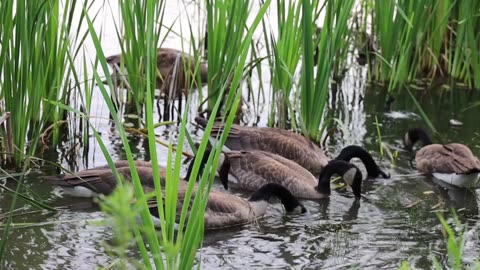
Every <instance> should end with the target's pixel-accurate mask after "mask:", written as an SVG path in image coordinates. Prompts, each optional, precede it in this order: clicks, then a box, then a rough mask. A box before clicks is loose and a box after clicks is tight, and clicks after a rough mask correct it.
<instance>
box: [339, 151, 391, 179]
mask: <svg viewBox="0 0 480 270" xmlns="http://www.w3.org/2000/svg"><path fill="white" fill-rule="evenodd" d="M352 158H359V159H360V160H361V161H362V163H363V165H365V168H366V169H367V174H368V176H369V177H372V178H377V177H379V176H382V177H383V178H390V175H389V174H387V173H385V172H384V171H382V170H381V169H380V167H378V165H377V163H376V162H375V160H373V157H372V155H370V153H368V151H367V150H365V149H364V148H363V147H361V146H358V145H349V146H347V147H345V148H343V149H342V151H341V152H340V154H339V155H338V156H337V157H336V158H335V159H336V160H343V161H347V162H349V161H350V160H351V159H352Z"/></svg>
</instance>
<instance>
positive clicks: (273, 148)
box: [195, 117, 390, 178]
mask: <svg viewBox="0 0 480 270" xmlns="http://www.w3.org/2000/svg"><path fill="white" fill-rule="evenodd" d="M195 121H196V122H197V123H198V124H199V125H200V126H201V127H203V128H205V127H206V124H207V120H206V119H205V118H202V117H196V118H195ZM222 130H223V125H222V124H220V123H215V124H214V126H213V128H212V132H211V137H217V136H218V134H219V133H221V132H222ZM225 146H226V147H227V148H229V149H231V150H261V151H267V152H271V153H274V154H277V155H280V156H282V157H284V158H287V159H290V160H292V161H294V162H296V163H298V164H300V165H301V166H302V167H304V168H305V169H307V170H308V171H310V172H311V173H312V174H313V175H314V176H319V175H320V173H321V172H322V169H323V167H325V165H327V163H328V160H329V159H328V157H327V156H326V155H325V152H324V151H323V150H322V149H321V148H320V147H319V146H317V145H316V144H315V143H313V142H312V141H311V140H309V139H307V138H306V137H304V136H302V135H300V134H297V133H294V132H292V131H288V130H284V129H279V128H269V127H261V128H259V127H246V126H240V125H236V124H234V125H232V127H231V129H230V132H229V134H228V138H227V140H226V141H225ZM354 157H357V158H360V159H361V160H362V162H363V164H364V165H365V167H366V168H367V175H368V176H369V177H372V178H376V177H379V176H382V177H384V178H389V177H390V175H388V174H386V173H384V172H383V171H382V170H381V169H380V168H379V167H378V165H377V163H376V162H375V161H374V160H373V158H372V156H371V155H370V154H369V153H368V152H367V151H366V150H365V149H363V148H362V147H360V146H350V147H346V148H344V149H343V150H342V152H341V153H340V155H339V156H338V157H337V159H342V160H345V161H350V159H352V158H354Z"/></svg>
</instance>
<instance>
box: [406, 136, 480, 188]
mask: <svg viewBox="0 0 480 270" xmlns="http://www.w3.org/2000/svg"><path fill="white" fill-rule="evenodd" d="M417 141H421V142H422V143H423V147H422V148H421V149H420V150H418V152H417V154H416V155H415V163H416V166H417V169H418V170H419V171H420V172H422V173H424V174H431V175H433V176H434V177H435V178H437V179H439V180H442V181H444V182H446V183H449V184H451V185H455V186H464V187H470V186H475V185H476V182H477V178H478V173H479V172H480V161H479V160H478V158H477V157H475V156H474V155H473V153H472V151H471V150H470V149H469V148H468V147H467V146H465V145H463V144H459V143H449V144H444V145H442V144H432V141H431V139H430V137H429V136H428V135H427V133H426V132H425V131H424V130H423V129H421V128H411V129H409V130H408V131H407V133H406V134H405V138H404V144H405V147H406V148H407V150H409V151H411V150H412V148H413V145H415V143H416V142H417Z"/></svg>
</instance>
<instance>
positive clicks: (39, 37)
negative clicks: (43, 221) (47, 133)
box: [0, 0, 88, 165]
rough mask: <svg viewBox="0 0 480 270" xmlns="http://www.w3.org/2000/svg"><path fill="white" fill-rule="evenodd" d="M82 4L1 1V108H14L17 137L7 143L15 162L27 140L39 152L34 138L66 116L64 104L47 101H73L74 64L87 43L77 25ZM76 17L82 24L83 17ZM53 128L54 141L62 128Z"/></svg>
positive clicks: (10, 110)
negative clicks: (71, 96) (71, 86)
mask: <svg viewBox="0 0 480 270" xmlns="http://www.w3.org/2000/svg"><path fill="white" fill-rule="evenodd" d="M79 5H80V4H79V3H77V1H75V0H67V1H63V2H61V1H24V0H22V1H2V2H1V3H0V40H1V46H0V78H2V79H1V80H0V96H1V98H2V99H3V102H2V106H1V107H0V113H1V114H3V113H5V112H8V113H10V118H11V130H10V131H9V132H11V134H12V135H13V136H12V139H13V142H8V143H10V144H13V145H14V147H15V152H14V153H9V154H10V155H13V160H12V162H13V163H14V164H16V165H18V164H20V163H21V162H22V160H23V157H24V155H23V154H24V153H25V150H26V147H27V145H29V151H30V153H32V154H33V153H35V151H36V147H37V142H36V141H35V139H34V138H36V137H38V134H39V133H40V132H41V131H42V130H43V129H45V128H46V127H48V126H50V125H51V124H55V123H57V122H58V121H60V120H63V119H64V118H65V112H64V111H63V110H62V109H60V108H58V107H56V106H52V105H51V104H50V103H49V102H45V101H44V100H56V101H60V102H62V103H64V104H68V103H69V100H68V94H69V87H70V82H71V80H72V78H71V76H70V75H71V73H72V69H73V66H72V63H73V61H74V59H75V57H76V55H77V52H78V48H79V47H81V45H82V44H83V38H82V37H83V35H82V34H81V32H80V30H79V28H75V27H74V25H73V24H72V21H73V20H74V18H75V16H76V12H75V10H78V6H79ZM83 5H85V7H87V5H88V2H85V3H84V4H83ZM75 20H76V22H78V24H79V25H81V24H82V20H83V18H82V17H80V18H79V19H75ZM73 84H78V81H76V82H73ZM53 132H54V133H53V134H54V136H53V138H54V142H55V141H56V140H57V138H58V128H57V127H55V128H54V130H53Z"/></svg>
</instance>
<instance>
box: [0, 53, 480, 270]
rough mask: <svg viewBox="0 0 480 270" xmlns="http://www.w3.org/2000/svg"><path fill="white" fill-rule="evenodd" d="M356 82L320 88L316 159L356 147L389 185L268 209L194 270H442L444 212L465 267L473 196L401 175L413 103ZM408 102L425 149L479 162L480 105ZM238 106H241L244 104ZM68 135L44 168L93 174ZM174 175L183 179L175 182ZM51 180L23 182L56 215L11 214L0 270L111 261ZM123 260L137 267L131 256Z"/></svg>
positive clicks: (81, 204)
mask: <svg viewBox="0 0 480 270" xmlns="http://www.w3.org/2000/svg"><path fill="white" fill-rule="evenodd" d="M110 46H112V45H110ZM115 53H116V52H115ZM365 81H366V78H365V70H364V68H363V67H361V66H356V65H353V67H352V68H351V70H350V71H349V72H348V74H347V76H346V78H345V79H344V80H343V81H342V84H341V85H335V86H334V87H332V89H331V92H330V93H331V95H330V100H329V106H328V111H327V113H326V115H328V116H329V117H335V118H338V119H339V120H340V121H341V122H342V123H343V125H344V129H342V131H340V129H339V130H338V131H337V132H335V133H334V135H333V136H332V137H330V138H329V139H328V140H327V145H326V149H327V151H328V153H329V155H330V156H335V155H336V154H337V153H339V151H340V149H341V148H343V147H344V146H346V145H349V144H359V145H362V146H364V147H366V148H367V149H369V150H370V152H371V153H372V154H373V156H374V157H375V159H376V160H377V161H378V162H379V163H380V164H381V167H382V168H383V169H385V170H386V171H388V172H389V173H391V174H392V178H391V179H374V180H367V181H364V183H363V192H364V194H365V198H363V199H362V200H361V201H360V202H357V203H354V200H353V196H352V195H351V193H349V192H344V191H333V192H332V195H331V197H330V198H329V199H326V200H323V201H321V202H313V201H304V204H305V206H306V207H307V208H308V210H309V213H308V214H306V215H301V216H297V215H286V214H284V213H283V210H282V208H281V206H280V205H279V204H274V205H272V206H271V207H270V208H269V210H268V212H267V214H266V216H265V217H264V218H262V219H260V220H259V221H258V223H257V224H250V225H246V226H242V227H238V228H231V229H228V230H221V231H214V232H207V233H206V235H205V240H204V244H203V247H202V248H201V249H200V250H199V252H198V255H197V258H198V262H199V263H201V266H202V267H201V268H202V269H237V268H243V269H266V268H268V269H286V268H295V269H299V268H302V269H320V268H321V269H352V268H358V269H379V268H382V269H393V268H395V267H398V266H400V264H401V262H402V261H408V262H409V263H410V264H411V265H412V267H413V268H416V269H431V268H432V263H431V257H432V256H436V257H437V258H438V259H439V260H441V261H444V260H445V255H444V254H446V246H445V240H444V236H443V235H442V232H441V226H440V222H439V220H438V218H437V216H436V213H435V212H437V211H440V212H442V213H444V215H445V217H446V218H447V220H448V221H449V223H452V214H451V212H450V209H452V208H453V209H455V210H456V211H457V212H458V215H459V217H460V220H461V221H462V222H463V223H465V224H467V226H468V227H467V232H466V235H465V236H466V244H465V245H466V246H465V254H464V256H463V259H464V261H465V263H472V262H473V261H474V260H475V259H477V258H479V257H480V236H479V234H478V233H477V232H478V231H479V230H480V218H479V211H478V207H479V206H478V204H479V203H478V200H479V199H478V198H479V191H477V190H466V189H459V188H454V187H451V186H445V185H441V183H437V182H436V181H435V180H433V179H431V178H429V177H425V176H421V175H418V174H417V172H416V170H415V169H414V168H412V167H411V165H410V162H409V159H410V154H409V153H407V152H404V151H403V150H402V138H403V135H404V133H405V131H406V130H407V129H408V128H409V127H414V126H423V127H426V125H425V123H424V121H423V120H422V119H421V117H420V114H419V112H418V111H417V109H416V107H415V104H414V103H413V102H412V99H411V98H410V97H409V95H408V94H407V92H405V91H403V92H402V93H400V94H397V95H394V98H395V100H394V102H393V103H391V105H390V106H386V103H385V100H386V91H385V89H383V88H381V87H376V86H370V85H366V83H365ZM412 91H413V94H414V95H415V96H416V98H417V99H418V101H419V102H420V104H421V105H422V107H423V109H424V111H425V113H426V114H427V115H428V116H429V117H430V119H431V121H432V123H433V124H434V126H435V127H436V129H437V130H438V132H439V134H440V135H438V136H435V137H434V139H435V141H439V142H444V143H446V142H450V141H452V142H453V141H455V142H459V143H464V144H466V145H468V146H470V147H471V149H472V151H473V152H474V154H475V155H477V156H480V122H479V120H478V118H477V117H478V115H480V107H476V108H473V109H469V110H464V109H465V108H466V107H467V106H469V105H470V104H471V102H472V101H478V100H480V94H478V93H476V92H474V91H465V90H461V89H454V90H446V89H444V88H441V87H439V88H438V89H434V90H429V91H415V90H412ZM97 94H98V93H97ZM194 95H195V94H194ZM267 96H268V94H267ZM94 100H98V101H97V104H95V106H94V108H95V111H94V112H92V114H93V115H96V116H102V117H107V118H108V112H107V109H106V108H105V106H103V103H102V102H101V99H100V98H99V99H94ZM162 102H163V101H160V107H162V106H163V105H162ZM193 107H195V104H192V108H193ZM245 107H246V108H247V109H248V108H251V107H253V105H252V104H249V103H248V102H247V103H246V105H245ZM267 108H268V102H265V104H262V106H260V108H257V109H256V110H255V112H253V110H247V112H248V113H247V115H246V116H245V119H244V120H245V122H246V124H248V125H253V124H255V125H258V126H265V125H266V120H267V119H266V117H267V111H266V110H267ZM194 116H195V113H194V109H192V111H191V112H190V116H189V117H190V119H191V120H193V118H194ZM376 119H378V123H379V126H380V131H381V135H382V136H381V141H382V142H383V143H384V144H385V145H387V146H388V148H389V149H390V150H391V151H392V152H393V151H398V158H397V159H395V160H394V161H392V160H391V159H390V158H389V157H388V155H387V154H385V156H384V157H381V156H380V151H379V138H378V135H377V126H376V124H375V123H376ZM450 119H456V120H459V121H461V122H462V123H463V126H460V127H454V126H452V125H451V124H450V123H449V120H450ZM125 121H129V120H128V119H127V118H126V120H125ZM93 122H94V125H95V127H96V128H97V129H98V130H99V131H100V132H101V137H102V140H103V142H104V143H105V144H106V146H107V148H108V150H109V152H110V154H111V156H112V157H113V159H125V156H124V154H123V153H122V152H123V149H122V145H121V142H120V140H119V138H118V136H117V135H116V133H115V132H114V130H113V129H112V128H111V126H110V125H109V124H108V122H107V121H105V120H102V119H101V118H98V119H94V120H93ZM189 130H190V131H191V132H192V134H193V136H194V138H195V139H198V138H199V137H200V136H201V134H202V132H201V131H200V130H198V129H197V128H196V127H195V126H193V125H191V126H189ZM176 132H177V126H176V125H170V126H166V127H160V128H158V129H157V134H159V139H161V140H163V141H166V142H167V141H169V139H170V135H173V137H175V135H176ZM74 134H76V133H75V132H73V131H71V132H69V133H68V134H67V135H68V136H67V135H66V136H65V137H64V138H63V141H62V143H61V145H60V147H59V149H45V153H44V158H46V159H47V160H50V161H52V162H58V163H60V164H62V165H63V166H65V167H67V168H69V169H70V170H72V171H76V170H81V169H84V168H91V167H93V166H99V165H103V164H105V159H104V157H103V155H102V153H101V151H100V149H99V147H98V144H97V143H96V142H95V140H94V138H93V137H92V138H90V140H89V144H88V145H83V144H82V143H81V141H82V139H81V138H79V137H75V136H72V135H74ZM129 139H130V144H131V147H132V151H133V152H134V158H135V159H148V157H149V154H148V152H146V150H145V149H146V148H147V145H148V143H147V142H146V140H144V139H143V138H141V137H138V136H135V135H131V136H129ZM188 150H189V149H188V148H187V151H188ZM158 153H159V162H160V163H161V164H166V151H165V148H163V147H162V146H159V147H158ZM354 162H356V161H354ZM185 172H186V168H184V170H183V172H182V175H184V174H185ZM54 173H58V170H57V169H56V168H55V167H54V166H52V165H49V164H48V163H42V165H41V166H40V169H37V170H35V171H34V172H33V173H31V174H30V175H28V177H27V179H25V180H24V183H25V187H26V189H25V190H24V191H23V192H24V193H25V194H28V195H30V196H34V197H35V198H37V199H41V200H43V201H44V202H45V203H47V204H49V205H50V206H55V207H59V211H57V212H55V213H52V212H48V211H36V210H35V209H34V208H32V207H31V206H28V204H26V203H24V202H23V201H21V200H20V199H19V201H18V202H17V205H18V208H19V210H18V211H19V213H23V214H21V215H18V216H15V218H14V223H15V224H16V226H17V227H14V228H13V229H12V231H11V234H10V236H9V240H8V244H7V249H6V254H5V257H4V260H3V262H1V265H2V266H3V267H5V268H6V269H93V268H96V267H107V266H108V265H109V264H110V263H112V261H114V258H111V257H109V256H108V255H107V254H106V252H105V248H104V244H105V242H106V241H108V240H110V239H111V238H112V229H111V228H109V227H107V226H105V225H103V224H102V221H103V220H104V219H105V216H104V215H103V214H102V213H101V212H100V211H99V210H98V207H96V206H95V205H93V204H92V203H91V202H90V201H89V200H85V199H78V198H71V197H68V196H64V195H62V194H61V192H59V190H58V189H57V188H55V187H52V186H50V185H49V184H47V183H45V182H42V181H41V180H40V178H39V176H40V175H43V174H54ZM7 186H10V187H12V188H13V187H14V183H13V182H12V181H9V182H8V183H7ZM215 188H218V189H221V185H220V184H218V183H216V184H215ZM240 195H241V196H248V194H240ZM10 204H11V197H10V196H9V195H7V194H6V193H5V192H2V193H0V213H4V212H6V211H8V209H9V207H10ZM0 218H2V217H1V216H0ZM130 255H131V256H132V257H133V258H138V259H140V257H139V256H138V254H136V252H134V251H132V253H131V254H130Z"/></svg>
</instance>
